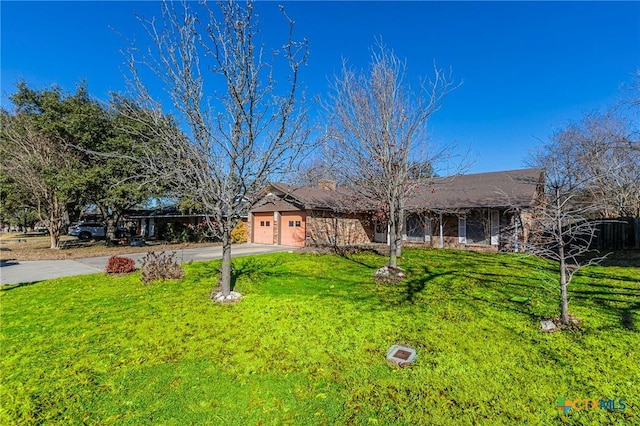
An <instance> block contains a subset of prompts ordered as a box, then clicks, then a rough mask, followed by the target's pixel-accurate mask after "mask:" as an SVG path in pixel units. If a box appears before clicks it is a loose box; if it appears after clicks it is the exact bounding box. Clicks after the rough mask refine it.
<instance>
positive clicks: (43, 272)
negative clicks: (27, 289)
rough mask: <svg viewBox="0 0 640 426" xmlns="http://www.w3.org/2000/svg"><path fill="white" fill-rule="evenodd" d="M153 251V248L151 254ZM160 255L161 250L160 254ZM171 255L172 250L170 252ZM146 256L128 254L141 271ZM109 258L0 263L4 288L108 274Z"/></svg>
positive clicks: (245, 251) (191, 256)
mask: <svg viewBox="0 0 640 426" xmlns="http://www.w3.org/2000/svg"><path fill="white" fill-rule="evenodd" d="M296 249H297V247H287V246H271V245H262V244H240V245H234V246H233V247H232V248H231V256H233V257H237V256H251V255H255V254H263V253H275V252H281V251H295V250H296ZM151 250H153V248H151V247H150V248H149V251H151ZM156 251H157V250H156ZM167 251H168V252H171V250H167ZM175 252H176V259H177V260H178V262H180V263H186V262H191V261H199V260H211V259H221V258H222V247H221V246H214V247H199V248H192V249H182V250H175ZM145 254H146V252H145V253H135V254H125V255H123V256H126V257H130V258H131V259H134V260H135V261H136V266H138V267H140V266H141V265H140V260H141V259H142V258H143V257H144V256H145ZM108 259H109V256H104V257H88V258H84V259H76V260H34V261H24V262H17V261H2V262H0V285H8V284H22V283H32V282H36V281H43V280H49V279H53V278H60V277H72V276H76V275H87V274H97V273H100V272H104V270H105V267H106V266H107V260H108Z"/></svg>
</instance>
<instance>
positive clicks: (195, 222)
mask: <svg viewBox="0 0 640 426" xmlns="http://www.w3.org/2000/svg"><path fill="white" fill-rule="evenodd" d="M123 221H124V222H125V224H127V225H128V226H129V227H131V228H132V231H133V232H132V234H135V235H138V236H141V237H144V238H162V237H163V236H164V235H163V234H164V233H165V232H166V230H167V228H168V227H170V226H171V227H174V228H175V227H178V228H183V227H195V228H197V227H198V226H200V224H201V223H202V222H203V221H204V215H202V214H197V213H196V214H186V213H184V212H182V211H181V210H180V209H178V207H177V206H175V205H171V206H166V207H157V208H155V209H145V210H130V211H127V212H126V213H125V214H124V215H123Z"/></svg>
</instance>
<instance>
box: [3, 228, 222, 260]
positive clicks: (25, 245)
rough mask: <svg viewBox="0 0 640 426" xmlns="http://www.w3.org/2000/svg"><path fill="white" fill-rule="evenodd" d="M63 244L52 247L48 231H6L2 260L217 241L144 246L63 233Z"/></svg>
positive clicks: (89, 254) (58, 257) (174, 247)
mask: <svg viewBox="0 0 640 426" xmlns="http://www.w3.org/2000/svg"><path fill="white" fill-rule="evenodd" d="M61 241H62V248H61V249H59V250H55V249H54V250H52V249H50V248H49V247H50V245H51V243H50V241H49V236H48V235H41V234H16V233H4V234H1V235H0V260H17V261H26V260H65V259H81V258H86V257H99V256H113V255H127V254H132V253H146V252H148V251H149V250H156V251H157V250H179V249H184V248H195V247H210V246H212V245H216V243H211V242H209V243H175V244H171V243H166V242H164V241H153V240H151V241H147V245H146V246H143V247H130V246H121V245H117V246H111V245H107V244H106V242H105V241H104V240H97V241H86V242H85V241H80V240H78V238H76V237H72V236H69V235H63V236H61Z"/></svg>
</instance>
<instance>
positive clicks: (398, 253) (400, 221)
mask: <svg viewBox="0 0 640 426" xmlns="http://www.w3.org/2000/svg"><path fill="white" fill-rule="evenodd" d="M403 231H404V209H403V208H400V209H398V222H397V223H396V257H402V232H403Z"/></svg>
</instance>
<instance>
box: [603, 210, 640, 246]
mask: <svg viewBox="0 0 640 426" xmlns="http://www.w3.org/2000/svg"><path fill="white" fill-rule="evenodd" d="M596 227H597V229H598V231H597V233H596V235H595V238H594V240H593V242H592V244H591V248H595V249H598V250H640V218H637V217H636V218H633V217H626V218H619V219H615V220H612V221H601V222H598V223H597V224H596Z"/></svg>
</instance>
